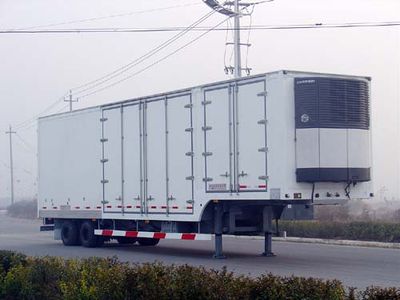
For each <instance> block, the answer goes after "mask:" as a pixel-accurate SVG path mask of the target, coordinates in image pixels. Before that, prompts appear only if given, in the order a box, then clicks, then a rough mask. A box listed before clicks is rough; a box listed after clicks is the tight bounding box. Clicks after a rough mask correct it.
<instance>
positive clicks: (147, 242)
mask: <svg viewBox="0 0 400 300" xmlns="http://www.w3.org/2000/svg"><path fill="white" fill-rule="evenodd" d="M159 241H160V239H151V238H138V242H139V245H140V246H155V245H157V244H158V242H159Z"/></svg>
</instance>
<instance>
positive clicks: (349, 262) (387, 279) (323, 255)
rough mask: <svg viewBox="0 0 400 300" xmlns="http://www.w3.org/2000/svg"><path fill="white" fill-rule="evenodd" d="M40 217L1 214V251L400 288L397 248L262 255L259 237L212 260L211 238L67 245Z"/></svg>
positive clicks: (237, 242)
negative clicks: (148, 243) (146, 243)
mask: <svg viewBox="0 0 400 300" xmlns="http://www.w3.org/2000/svg"><path fill="white" fill-rule="evenodd" d="M39 226H40V221H38V220H23V219H14V218H10V217H7V216H6V215H5V214H4V213H0V249H6V250H14V251H19V252H22V253H25V254H28V255H38V256H44V255H51V256H61V257H66V258H78V257H90V256H99V257H108V256H114V255H116V256H117V257H118V258H119V259H120V260H121V261H130V262H153V261H160V262H163V263H165V264H190V265H194V266H205V267H207V268H214V269H220V268H222V267H223V266H227V268H228V270H229V271H233V272H235V273H237V274H244V275H250V276H257V275H260V274H263V273H269V272H271V273H273V274H276V275H292V274H294V275H297V276H307V277H308V276H312V277H319V278H324V279H333V278H336V279H339V280H341V281H342V282H343V283H344V284H345V285H347V286H355V287H359V288H363V287H366V286H369V285H378V286H400V250H398V249H380V248H362V247H348V246H336V245H318V244H300V243H289V242H275V243H274V244H273V251H274V252H275V254H276V255H277V256H276V257H268V258H267V257H261V256H260V253H261V252H262V249H263V241H262V240H249V239H238V238H224V253H225V255H226V256H227V257H228V258H227V259H223V260H215V259H213V258H212V251H213V242H211V241H179V240H177V241H175V240H162V241H160V243H159V245H158V246H156V247H140V246H137V245H133V246H120V245H118V244H116V243H112V244H106V245H105V246H104V247H102V248H96V249H88V248H83V247H65V246H63V245H62V243H61V242H60V241H54V240H53V239H52V232H39Z"/></svg>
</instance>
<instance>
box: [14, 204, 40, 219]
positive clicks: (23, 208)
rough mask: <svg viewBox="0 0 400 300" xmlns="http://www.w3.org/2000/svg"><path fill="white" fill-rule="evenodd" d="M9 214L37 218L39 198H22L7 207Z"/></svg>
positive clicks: (16, 216)
mask: <svg viewBox="0 0 400 300" xmlns="http://www.w3.org/2000/svg"><path fill="white" fill-rule="evenodd" d="M7 215H9V216H10V217H14V218H24V219H36V218H37V200H36V199H33V200H20V201H18V202H15V203H14V204H11V205H9V206H8V207H7Z"/></svg>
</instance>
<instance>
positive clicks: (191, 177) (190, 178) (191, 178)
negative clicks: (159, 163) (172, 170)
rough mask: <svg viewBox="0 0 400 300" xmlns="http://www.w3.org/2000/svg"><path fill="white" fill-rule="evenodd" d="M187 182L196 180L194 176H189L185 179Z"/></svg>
mask: <svg viewBox="0 0 400 300" xmlns="http://www.w3.org/2000/svg"><path fill="white" fill-rule="evenodd" d="M185 179H186V180H192V181H193V180H194V176H187V177H186V178H185Z"/></svg>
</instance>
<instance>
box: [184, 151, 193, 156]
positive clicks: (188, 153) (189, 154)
mask: <svg viewBox="0 0 400 300" xmlns="http://www.w3.org/2000/svg"><path fill="white" fill-rule="evenodd" d="M185 155H186V156H192V157H193V156H194V152H186V153H185Z"/></svg>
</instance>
